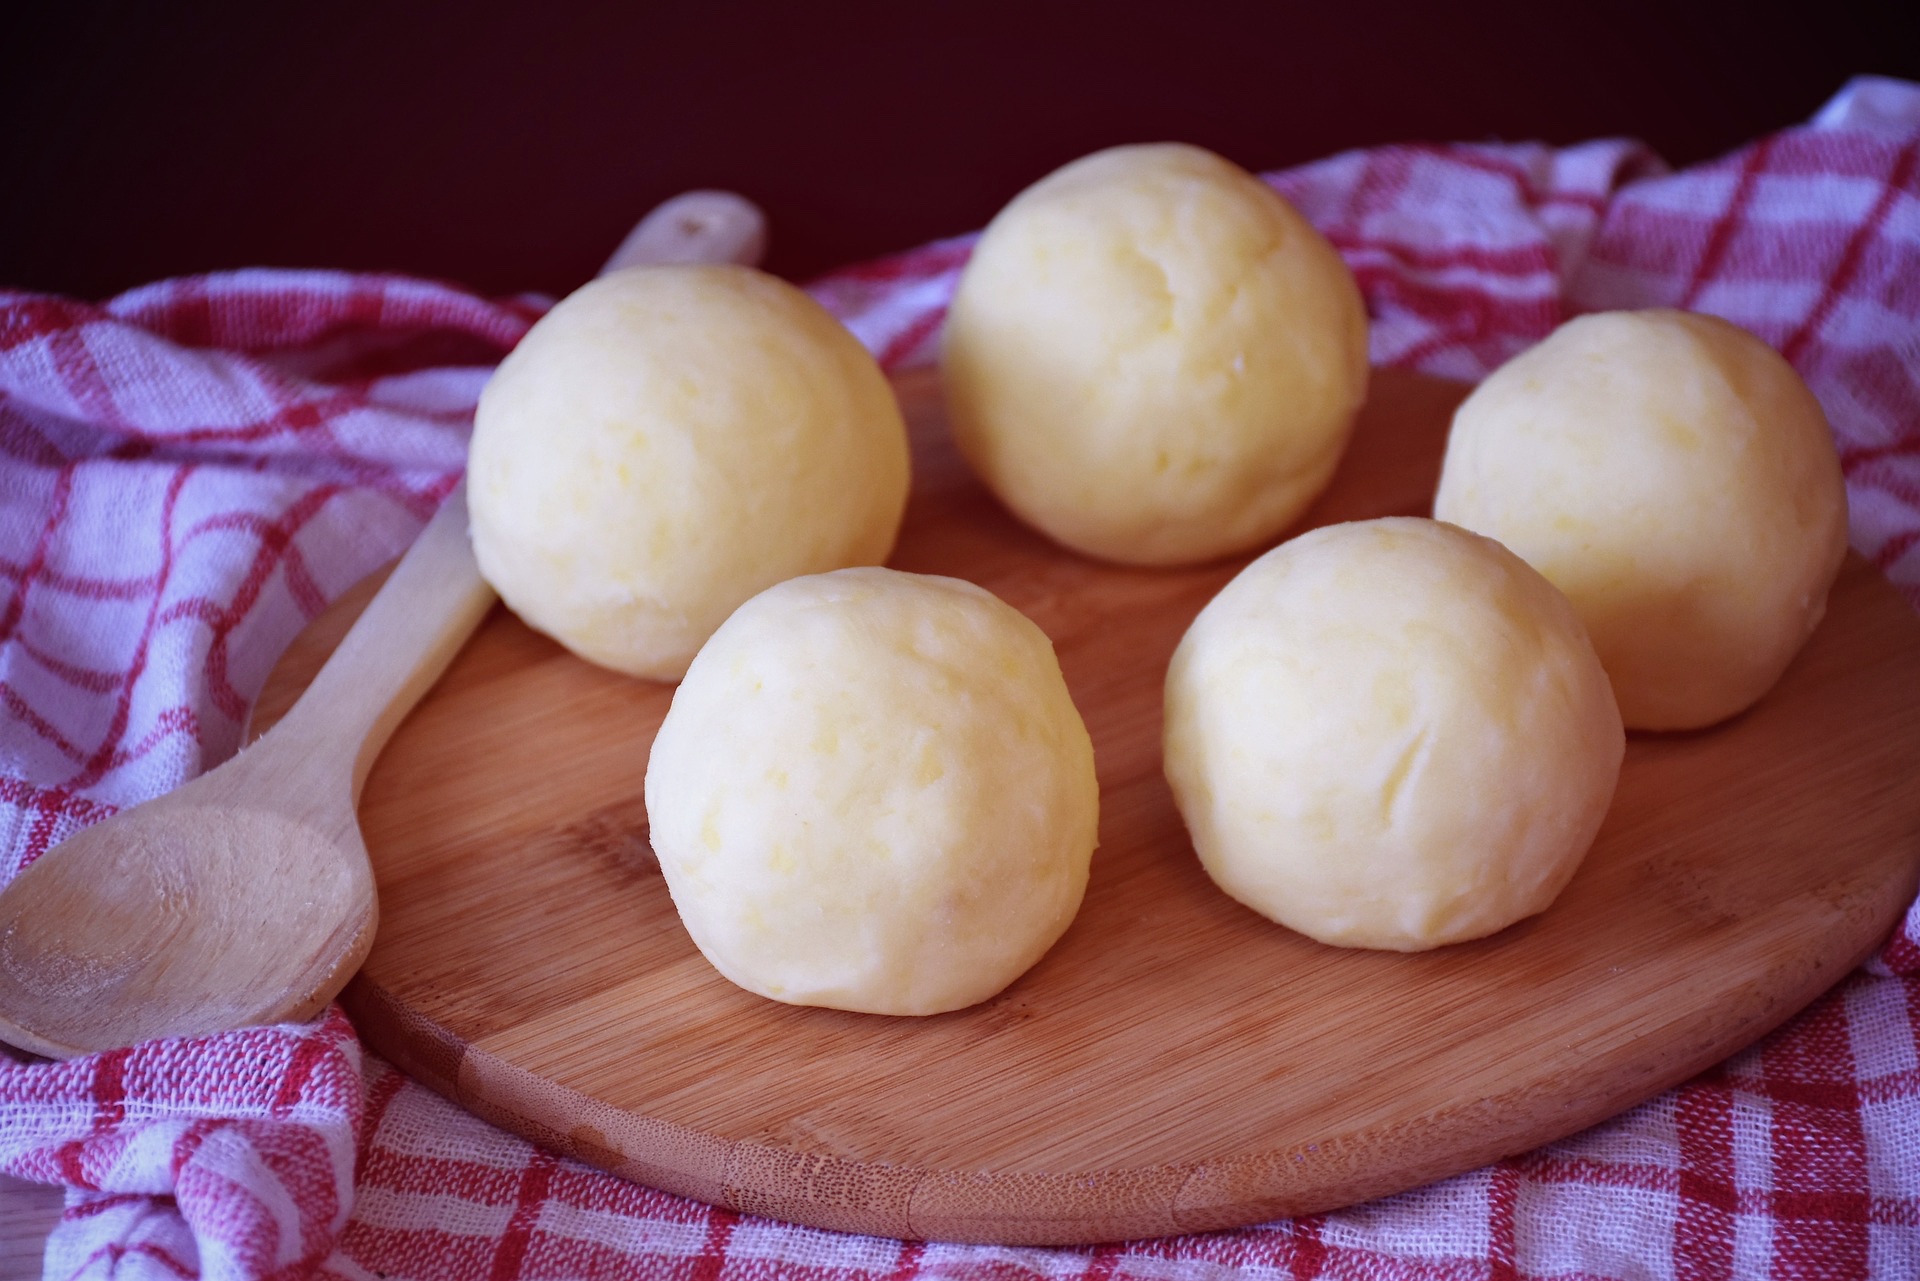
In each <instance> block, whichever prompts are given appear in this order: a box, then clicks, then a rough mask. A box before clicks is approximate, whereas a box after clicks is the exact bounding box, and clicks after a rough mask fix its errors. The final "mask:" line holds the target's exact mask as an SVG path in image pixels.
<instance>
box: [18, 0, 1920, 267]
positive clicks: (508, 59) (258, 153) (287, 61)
mask: <svg viewBox="0 0 1920 1281" xmlns="http://www.w3.org/2000/svg"><path fill="white" fill-rule="evenodd" d="M1915 9H1916V6H1914V5H1913V4H1912V3H1907V4H1881V5H1847V4H1822V5H1801V6H1793V7H1791V8H1789V7H1786V6H1780V7H1777V8H1769V7H1767V6H1766V5H1764V4H1761V3H1754V2H1751V0H1750V2H1749V3H1745V4H1734V3H1725V2H1722V0H1711V2H1707V3H1699V4H1694V5H1686V4H1684V3H1679V4H1665V3H1655V2H1654V0H1617V2H1615V3H1602V4H1592V5H1579V4H1574V3H1564V2H1559V3H1556V2H1552V0H1549V2H1546V3H1542V2H1539V0H1536V2H1534V3H1525V4H1520V3H1501V2H1498V0H1465V2H1464V3H1457V4H1444V3H1434V4H1391V3H1382V2H1381V0H1328V2H1323V3H1318V4H1264V5H1250V4H1224V3H1208V2H1205V0H1166V2H1165V3H1160V4H1153V5H1146V4H1137V3H1128V4H1108V5H1094V4H1065V3H1049V2H1047V0H1028V2H1027V3H1005V2H1002V0H992V2H985V0H983V2H981V3H971V4H947V3H931V2H927V0H918V2H916V0H892V2H891V3H878V2H871V0H859V2H855V3H824V2H823V3H816V4H807V3H782V4H775V3H731V4H729V3H710V4H683V5H677V6H663V5H646V4H630V5H623V6H611V5H606V6H579V5H574V6H568V5H562V4H550V5H547V6H541V7H534V6H530V5H529V6H519V5H510V4H501V3H491V2H489V0H474V3H471V4H468V5H398V4H396V5H385V6H370V5H352V4H344V5H334V6H329V5H321V4H311V5H300V6H291V5H282V4H277V3H273V2H272V0H263V2H262V3H258V4H255V5H251V6H238V5H234V6H220V5H205V4H200V5H195V4H175V5H168V4H164V3H157V2H155V0H146V2H145V3H138V4H136V3H68V4H62V5H48V6H43V7H41V8H37V9H34V10H31V11H24V12H20V13H12V14H8V15H7V20H6V22H5V24H4V27H3V29H0V130H4V132H3V133H0V137H4V138H5V140H6V141H5V146H6V158H7V165H6V175H7V182H6V190H4V191H0V285H14V286H23V287H28V288H34V289H42V290H51V291H56V292H62V293H68V294H75V295H80V296H98V295H102V294H105V293H109V292H112V291H116V290H119V289H122V288H125V287H126V286H128V285H132V284H135V283H138V282H141V281H143V280H148V279H153V278H156V277H159V276H165V275H174V274H180V273H185V272H194V271H202V270H207V269H212V268H222V267H234V266H243V265H250V264H273V265H295V266H333V267H352V268H380V269H395V270H402V271H409V272H418V273H424V274H428V275H435V276H444V277H450V278H454V279H458V280H462V281H465V282H468V283H470V284H472V285H475V286H478V287H480V288H482V289H485V290H489V291H496V292H506V291H513V290H520V289H542V290H547V291H554V292H559V291H564V290H566V289H567V288H570V287H571V286H572V285H574V284H576V283H578V282H579V281H580V280H582V279H584V278H585V277H586V276H587V275H588V274H589V273H590V272H591V271H592V270H593V269H594V267H595V266H597V265H598V263H599V262H600V260H601V259H602V258H603V257H604V256H605V254H606V253H607V252H608V250H609V249H610V248H611V246H612V245H613V244H614V243H615V242H616V241H617V240H618V238H619V237H620V235H621V233H622V232H623V231H624V230H625V228H626V226H627V225H628V224H629V223H631V222H632V221H633V219H634V218H635V217H637V216H638V215H639V214H640V213H641V212H643V211H644V210H645V209H646V208H648V207H649V206H650V205H652V204H654V203H655V202H657V201H659V200H661V199H663V198H665V197H666V196H668V195H671V194H673V193H674V192H676V191H678V190H681V189H684V188H687V187H690V186H699V185H715V186H728V187H733V188H736V189H738V190H740V191H743V192H745V193H747V194H749V195H751V196H752V197H754V198H755V199H757V200H758V201H760V202H761V203H762V204H763V205H764V206H765V207H766V208H767V210H768V211H769V213H770V214H771V216H772V220H773V226H774V248H773V255H772V259H771V262H770V264H769V265H770V266H771V267H772V268H773V269H774V270H776V271H779V272H781V273H783V274H785V275H789V276H793V277H800V278H804V277H806V276H809V275H812V274H814V273H817V272H819V271H822V270H825V269H826V268H828V267H831V266H834V265H836V264H838V263H842V262H846V261H850V260H853V259H858V258H864V257H868V256H871V255H874V254H878V253H883V252H886V251H888V250H893V249H899V248H904V247H906V246H909V245H912V244H916V243H918V242H920V241H923V240H926V239H929V238H932V237H936V236H941V235H948V234H952V233H955V232H959V231H964V230H967V229H970V228H973V227H977V226H979V225H980V224H982V223H983V222H985V221H986V219H987V218H989V217H990V216H991V215H992V214H993V212H994V211H995V210H996V209H997V208H998V207H999V206H1000V205H1001V204H1002V203H1004V202H1005V201H1006V200H1007V199H1008V198H1009V197H1010V196H1012V195H1013V193H1014V192H1015V191H1017V190H1018V189H1019V188H1020V187H1022V186H1024V185H1025V184H1027V183H1029V182H1031V181H1033V180H1034V179H1035V178H1037V177H1039V176H1040V175H1041V174H1043V173H1045V172H1046V171H1048V170H1049V169H1051V168H1053V167H1055V166H1056V165H1059V164H1061V163H1063V162H1064V161H1066V160H1069V159H1071V158H1073V157H1074V156H1076V155H1079V154H1082V153H1084V152H1086V151H1089V150H1092V149H1094V148H1096V147H1100V146H1104V145H1108V144H1112V143H1118V142H1130V141H1148V140H1161V139H1180V140H1185V141H1190V142H1196V143H1200V144H1202V145H1204V146H1208V147H1212V148H1214V149H1215V150H1217V151H1220V152H1222V153H1224V154H1225V155H1227V156H1229V157H1231V158H1233V159H1234V160H1237V161H1239V162H1240V163H1242V164H1244V165H1247V166H1249V167H1251V168H1272V167H1277V166H1282V165H1290V164H1296V163H1299V162H1301V161H1304V160H1309V159H1313V158H1315V157H1318V156H1322V155H1326V154H1328V153H1330V152H1333V151H1337V150H1340V149H1343V148H1347V147H1356V146H1364V145H1368V144H1372V143H1381V142H1389V141H1394V140H1398V139H1485V138H1503V139H1529V138H1538V139H1545V140H1548V141H1552V142H1571V141H1576V140H1579V139H1582V138H1589V137H1596V136H1602V135H1631V136H1637V137H1639V138H1642V139H1644V140H1645V141H1647V142H1648V143H1650V144H1651V145H1652V146H1653V147H1654V148H1655V149H1656V150H1658V151H1660V152H1661V153H1662V154H1663V155H1665V156H1666V157H1667V158H1668V159H1669V160H1672V161H1674V162H1675V163H1682V164H1684V163H1687V162H1690V161H1695V160H1700V159H1703V158H1706V157H1708V156H1710V155H1713V154H1716V153H1718V152H1720V151H1724V150H1726V149H1729V148H1731V147H1734V146H1736V145H1738V144H1739V143H1741V142H1742V141H1744V140H1746V139H1748V138H1751V137H1753V136H1755V135H1757V134H1760V133H1763V132H1766V131H1768V130H1771V129H1774V128H1778V127H1780V126H1782V125H1786V124H1789V123H1792V122H1795V121H1798V120H1801V119H1803V118H1805V117H1806V116H1807V115H1809V114H1810V113H1811V112H1812V111H1813V110H1814V109H1815V108H1817V107H1818V106H1819V104H1820V103H1821V102H1822V101H1824V100H1825V99H1826V98H1827V97H1828V96H1829V95H1830V94H1832V93H1833V92H1834V91H1835V90H1836V89H1838V88H1839V87H1840V85H1841V84H1842V83H1843V82H1844V81H1845V80H1846V78H1847V77H1848V76H1849V75H1851V74H1853V73H1856V72H1864V71H1872V72H1879V73H1882V74H1892V75H1902V76H1905V77H1908V78H1915V79H1920V38H1916V36H1915V33H1914V30H1913V28H1914V27H1915V25H1916V24H1915V22H1914V21H1913V19H1912V17H1911V16H1910V14H1911V12H1912V11H1914V10H1915Z"/></svg>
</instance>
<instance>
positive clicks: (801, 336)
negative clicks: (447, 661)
mask: <svg viewBox="0 0 1920 1281" xmlns="http://www.w3.org/2000/svg"><path fill="white" fill-rule="evenodd" d="M906 501H907V438H906V427H905V425H904V424H903V422H902V421H901V418H900V409H899V406H898V404H897V403H896V402H895V401H894V398H893V391H892V389H891V388H890V387H889V386H888V385H887V382H886V379H885V378H884V377H883V376H882V375H881V373H880V369H879V366H877V365H876V364H875V363H874V361H873V357H871V356H870V355H868V354H867V351H866V349H865V348H863V347H862V346H861V345H860V344H859V342H858V341H857V340H856V339H855V338H854V337H853V335H851V334H849V333H848V332H847V331H846V329H845V328H844V327H842V326H841V324H840V323H839V322H838V321H836V320H835V319H834V318H833V317H832V316H831V315H829V314H828V313H827V311H826V310H825V309H824V308H822V307H821V306H820V305H819V304H818V303H815V302H814V301H813V300H812V299H810V298H808V297H807V296H806V295H805V294H803V293H801V292H800V291H799V290H798V289H795V288H794V287H793V286H791V285H788V284H785V283H783V282H782V281H779V280H776V279H775V278H773V277H772V276H768V275H765V274H763V273H761V272H758V271H754V270H752V269H751V268H748V267H733V266H673V267H635V268H631V269H629V270H626V271H621V272H616V273H614V274H612V275H609V276H604V277H602V278H601V279H599V280H596V281H594V282H593V283H592V284H590V285H587V286H586V287H585V288H583V289H581V290H579V291H578V292H577V293H574V294H573V295H571V296H570V297H568V298H567V299H565V300H564V301H563V302H561V303H560V305H559V306H557V307H555V308H554V309H553V310H552V311H550V312H548V313H547V315H546V316H545V317H544V318H542V319H541V321H540V322H539V323H538V324H536V325H535V326H534V327H533V329H532V331H531V332H529V333H528V334H527V336H526V337H525V338H524V339H522V340H521V342H520V345H519V346H518V347H516V348H515V349H514V350H513V353H512V354H511V355H509V356H508V357H507V358H506V360H505V361H504V362H502V364H501V366H500V368H499V370H498V372H496V373H495V374H494V376H493V378H492V380H491V381H490V382H488V384H487V386H486V390H485V391H484V392H483V393H482V395H481V397H480V407H479V411H478V413H477V414H476V415H475V417H474V426H473V447H472V452H471V456H470V458H469V461H468V467H467V502H468V505H469V507H470V509H471V512H472V522H473V550H474V555H475V557H477V558H478V560H479V562H480V572H481V573H482V574H483V575H485V577H486V579H487V581H488V582H489V583H491V584H493V587H494V589H495V590H496V591H498V592H499V593H500V596H501V598H502V599H503V600H505V601H506V603H507V605H508V606H509V607H510V608H512V610H513V611H514V612H515V613H516V614H518V615H519V616H520V617H521V618H522V619H523V620H525V621H526V623H527V624H528V625H529V626H531V627H533V628H535V629H537V630H539V631H542V632H545V633H547V634H548V635H550V636H552V637H553V638H554V639H556V640H558V641H560V642H561V643H562V644H564V645H565V646H567V647H568V648H569V649H571V650H573V652H574V653H576V654H579V655H580V656H581V657H583V658H586V659H589V660H591V661H593V662H595V663H599V664H602V665H603V666H606V667H611V668H613V669H614V670H616V671H621V672H626V673H629V674H631V675H634V676H645V677H651V678H653V679H655V680H673V679H676V678H678V677H679V676H680V675H681V674H682V673H683V672H685V671H686V669H687V664H688V663H689V662H690V661H691V660H692V658H693V655H694V651H695V650H697V649H699V648H700V645H701V643H702V642H703V641H705V640H706V639H707V637H708V636H710V635H712V634H713V630H714V628H716V627H718V626H720V624H721V623H722V622H723V621H725V619H726V617H727V615H728V614H731V613H732V612H733V611H734V609H735V607H736V606H738V605H739V604H740V603H741V602H742V601H744V600H746V599H747V598H748V597H749V596H751V595H753V594H754V593H755V592H757V591H759V590H761V589H762V588H764V587H769V586H771V585H773V584H774V583H777V582H779V581H780V580H782V579H784V578H791V577H793V576H794V575H795V574H809V573H815V572H818V571H821V570H827V569H837V568H839V567H841V566H843V565H862V564H878V563H879V562H881V561H883V560H885V559H886V558H887V555H888V553H889V552H890V551H891V550H892V548H893V540H894V536H895V535H896V534H897V533H898V532H899V528H900V517H901V514H902V512H903V511H904V509H905V506H906Z"/></svg>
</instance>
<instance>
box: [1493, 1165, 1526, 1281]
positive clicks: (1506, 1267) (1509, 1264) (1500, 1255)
mask: <svg viewBox="0 0 1920 1281" xmlns="http://www.w3.org/2000/svg"><path fill="white" fill-rule="evenodd" d="M1519 1204H1520V1174H1519V1171H1517V1170H1515V1169H1514V1167H1513V1163H1512V1162H1510V1161H1502V1162H1500V1163H1499V1164H1498V1165H1496V1166H1494V1167H1493V1175H1492V1179H1491V1181H1490V1182H1489V1184H1488V1187H1487V1277H1488V1281H1515V1279H1516V1278H1517V1277H1518V1276H1519V1275H1520V1259H1519V1255H1520V1247H1519V1242H1518V1241H1517V1240H1516V1237H1515V1230H1514V1215H1515V1212H1516V1211H1517V1209H1518V1207H1519Z"/></svg>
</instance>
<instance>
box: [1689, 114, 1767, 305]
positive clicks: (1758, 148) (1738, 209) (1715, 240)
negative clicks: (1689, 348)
mask: <svg viewBox="0 0 1920 1281" xmlns="http://www.w3.org/2000/svg"><path fill="white" fill-rule="evenodd" d="M1773 145H1774V144H1773V139H1772V138H1763V139H1761V140H1760V141H1759V142H1757V143H1755V144H1754V146H1753V149H1752V150H1750V151H1748V152H1747V154H1746V156H1745V157H1744V158H1743V159H1742V160H1741V162H1740V177H1739V179H1738V181H1736V182H1735V183H1734V186H1733V196H1732V198H1731V199H1729V200H1728V201H1727V207H1726V209H1725V210H1724V211H1723V212H1722V213H1721V215H1720V217H1719V218H1718V219H1717V220H1715V222H1714V224H1713V230H1712V231H1711V232H1710V233H1708V236H1707V243H1706V247H1705V248H1704V249H1703V250H1701V253H1700V259H1699V261H1698V262H1697V263H1696V264H1695V265H1694V269H1693V276H1692V278H1691V279H1690V280H1688V281H1687V288H1686V292H1684V293H1683V294H1681V295H1680V301H1679V302H1678V303H1677V304H1675V305H1676V306H1678V307H1681V308H1682V309H1685V308H1690V307H1692V306H1693V305H1694V304H1695V303H1696V302H1698V301H1699V298H1700V293H1701V291H1702V290H1704V289H1705V288H1706V287H1707V284H1708V283H1709V282H1710V281H1712V280H1714V279H1716V278H1717V277H1718V276H1719V275H1720V264H1721V263H1722V261H1723V260H1725V258H1726V256H1727V249H1728V246H1730V245H1731V244H1732V243H1733V237H1734V234H1735V233H1736V232H1737V231H1738V230H1739V229H1740V224H1741V223H1742V222H1743V221H1744V220H1745V219H1746V214H1747V205H1748V204H1750V203H1751V202H1752V200H1753V189H1754V187H1755V185H1756V184H1758V182H1759V181H1760V174H1761V173H1762V172H1763V171H1764V170H1765V169H1766V166H1767V157H1768V156H1770V155H1772V154H1773Z"/></svg>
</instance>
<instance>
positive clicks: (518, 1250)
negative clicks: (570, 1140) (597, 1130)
mask: <svg viewBox="0 0 1920 1281" xmlns="http://www.w3.org/2000/svg"><path fill="white" fill-rule="evenodd" d="M557 1164H559V1161H558V1158H556V1157H554V1156H552V1155H551V1154H549V1153H547V1152H543V1151H538V1150H536V1151H535V1152H534V1154H533V1156H532V1157H531V1158H529V1159H528V1161H527V1166H526V1169H525V1170H523V1171H521V1174H520V1191H519V1195H518V1197H517V1198H516V1201H515V1204H514V1207H513V1217H512V1218H511V1219H509V1220H508V1221H507V1230H506V1233H505V1235H503V1236H502V1237H501V1238H500V1248H499V1249H498V1250H497V1251H495V1252H494V1256H493V1266H492V1267H491V1268H490V1269H488V1271H487V1281H515V1278H517V1277H518V1276H519V1275H520V1266H521V1264H522V1263H523V1262H524V1261H525V1260H526V1256H527V1249H528V1247H529V1246H530V1245H531V1244H532V1242H533V1231H534V1225H535V1224H536V1223H538V1222H539V1219H540V1206H541V1205H542V1204H543V1203H544V1202H545V1201H546V1199H547V1184H548V1183H549V1182H550V1181H551V1180H552V1178H553V1168H554V1166H556V1165H557Z"/></svg>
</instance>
